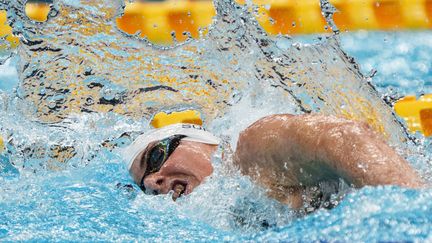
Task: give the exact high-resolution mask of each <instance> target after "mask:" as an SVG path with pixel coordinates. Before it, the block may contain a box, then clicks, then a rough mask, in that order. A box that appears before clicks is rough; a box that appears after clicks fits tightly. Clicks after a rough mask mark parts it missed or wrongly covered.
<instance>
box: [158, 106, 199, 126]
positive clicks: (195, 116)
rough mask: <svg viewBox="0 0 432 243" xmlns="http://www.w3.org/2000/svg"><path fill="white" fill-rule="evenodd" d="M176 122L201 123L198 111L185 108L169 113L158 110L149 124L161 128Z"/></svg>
mask: <svg viewBox="0 0 432 243" xmlns="http://www.w3.org/2000/svg"><path fill="white" fill-rule="evenodd" d="M176 123H190V124H196V125H200V126H201V125H202V124H203V122H202V119H201V115H200V113H199V112H198V111H195V110H186V111H180V112H171V113H165V112H159V113H157V114H156V115H155V116H154V118H153V120H152V122H151V125H152V126H153V127H154V128H161V127H165V126H168V125H172V124H176Z"/></svg>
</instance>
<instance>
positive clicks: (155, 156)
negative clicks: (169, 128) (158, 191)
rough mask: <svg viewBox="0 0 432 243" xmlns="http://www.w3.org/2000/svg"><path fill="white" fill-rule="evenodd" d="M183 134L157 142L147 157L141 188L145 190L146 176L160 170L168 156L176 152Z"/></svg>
mask: <svg viewBox="0 0 432 243" xmlns="http://www.w3.org/2000/svg"><path fill="white" fill-rule="evenodd" d="M185 137H186V136H183V135H175V136H172V137H169V138H166V139H164V140H161V141H160V142H159V143H157V144H156V145H155V146H154V147H153V148H152V149H151V150H150V153H149V156H148V159H147V169H146V171H145V173H144V175H143V177H142V178H141V185H140V187H141V189H142V190H143V191H144V192H145V187H144V178H145V177H146V176H147V175H149V174H151V173H155V172H157V171H159V170H160V168H161V167H162V165H163V164H164V163H165V161H166V160H167V159H168V157H169V156H170V155H171V154H172V153H173V152H174V150H175V149H176V148H177V146H178V145H179V144H180V140H182V139H183V138H185Z"/></svg>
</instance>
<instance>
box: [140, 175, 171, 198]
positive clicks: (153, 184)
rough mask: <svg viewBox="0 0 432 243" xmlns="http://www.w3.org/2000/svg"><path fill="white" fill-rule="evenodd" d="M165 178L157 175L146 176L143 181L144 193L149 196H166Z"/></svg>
mask: <svg viewBox="0 0 432 243" xmlns="http://www.w3.org/2000/svg"><path fill="white" fill-rule="evenodd" d="M165 182H166V178H165V177H164V176H162V175H158V173H155V174H152V175H148V176H147V177H146V178H145V179H144V186H145V188H146V193H149V194H166V193H168V191H169V190H166V188H165V187H166V183H165Z"/></svg>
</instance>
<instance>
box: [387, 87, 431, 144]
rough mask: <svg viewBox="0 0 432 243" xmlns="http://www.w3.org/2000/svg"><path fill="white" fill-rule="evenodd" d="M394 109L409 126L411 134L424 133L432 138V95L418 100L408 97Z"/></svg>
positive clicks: (397, 103)
mask: <svg viewBox="0 0 432 243" xmlns="http://www.w3.org/2000/svg"><path fill="white" fill-rule="evenodd" d="M394 109H395V111H396V113H397V114H398V115H399V116H401V117H402V118H403V119H405V121H406V122H407V124H408V128H409V130H410V131H411V132H417V131H418V132H422V133H423V134H424V135H425V136H432V94H428V95H424V96H422V97H420V98H419V99H418V100H416V97H415V96H407V97H405V98H403V99H401V100H399V101H398V102H396V104H395V106H394Z"/></svg>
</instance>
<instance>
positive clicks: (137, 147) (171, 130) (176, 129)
mask: <svg viewBox="0 0 432 243" xmlns="http://www.w3.org/2000/svg"><path fill="white" fill-rule="evenodd" d="M174 135H184V136H186V137H185V138H183V139H182V140H186V141H194V142H200V143H206V144H214V145H219V143H220V139H219V138H218V137H216V136H214V135H213V134H211V133H209V132H207V131H206V130H205V129H204V128H203V127H201V126H199V125H194V124H187V123H180V124H173V125H169V126H166V127H163V128H159V129H154V130H151V131H149V132H147V133H144V134H142V135H140V136H138V137H137V139H135V141H133V143H131V144H130V145H129V146H128V147H126V148H125V149H123V150H122V151H121V154H122V157H123V160H124V162H125V163H126V165H127V168H128V170H130V168H131V167H132V164H133V162H134V160H135V159H136V158H137V157H138V155H139V154H140V153H141V152H143V151H144V150H145V149H146V148H147V146H148V145H149V144H150V143H152V142H155V141H160V140H162V139H165V138H168V137H171V136H174Z"/></svg>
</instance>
